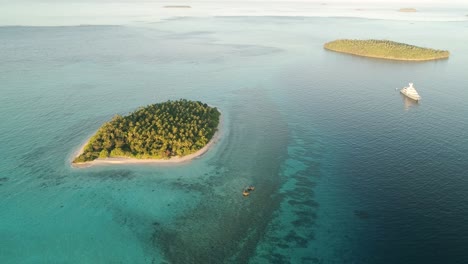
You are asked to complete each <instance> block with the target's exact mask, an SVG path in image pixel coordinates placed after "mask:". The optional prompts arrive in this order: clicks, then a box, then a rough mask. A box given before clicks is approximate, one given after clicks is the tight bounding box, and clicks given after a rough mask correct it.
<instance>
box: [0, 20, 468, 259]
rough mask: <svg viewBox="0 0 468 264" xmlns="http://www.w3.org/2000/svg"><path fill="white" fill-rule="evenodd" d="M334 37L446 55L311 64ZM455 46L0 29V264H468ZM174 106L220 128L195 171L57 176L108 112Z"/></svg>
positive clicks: (282, 25)
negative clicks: (410, 92) (412, 90)
mask: <svg viewBox="0 0 468 264" xmlns="http://www.w3.org/2000/svg"><path fill="white" fill-rule="evenodd" d="M345 37H346V38H385V39H391V40H395V41H401V42H406V43H411V44H415V45H421V46H428V47H433V48H440V49H448V50H450V52H451V57H450V59H448V60H443V61H436V62H424V63H405V62H395V61H384V60H376V59H367V58H360V57H355V56H349V55H344V54H337V53H333V52H329V51H325V50H324V49H323V48H322V45H323V43H325V42H327V41H330V40H333V39H336V38H345ZM467 40H468V24H467V23H466V22H397V21H378V20H367V19H345V18H279V17H259V18H243V17H235V18H221V17H219V18H199V19H196V18H183V19H172V20H167V21H163V22H159V23H154V24H146V25H134V26H80V27H0V61H1V63H0V91H1V94H0V124H1V126H0V135H1V137H0V150H1V153H2V159H1V160H0V197H1V199H0V214H1V220H0V262H1V263H468V253H466V248H467V246H466V245H467V242H468V225H467V224H466V219H468V195H467V191H468V179H467V177H466V175H467V174H466V171H468V160H467V159H466V154H467V153H468V133H467V132H466V131H467V130H468V115H467V113H468V103H467V99H468V92H467V85H466V84H467V83H468V74H467V72H466V67H465V64H466V62H467V61H468V48H466V41H467ZM408 82H414V83H415V86H416V88H417V89H418V91H419V92H420V94H421V96H422V101H421V102H420V103H418V104H416V103H413V102H411V101H409V100H407V99H405V98H404V97H402V96H401V95H400V94H399V93H398V91H397V90H396V88H401V87H403V86H405V85H406V84H407V83H408ZM177 98H188V99H194V100H202V101H204V102H206V103H209V104H210V105H215V106H217V107H219V108H220V110H221V111H222V113H223V128H222V139H221V140H220V142H218V143H217V144H216V145H215V147H214V148H213V149H211V150H210V151H209V152H208V153H207V154H206V155H204V156H203V157H201V158H199V159H196V160H194V161H192V162H190V163H187V164H182V165H178V166H155V165H148V166H104V167H94V168H88V169H73V168H71V167H70V165H69V160H70V158H71V156H72V155H73V153H74V151H76V149H77V148H78V147H79V146H80V144H82V143H83V142H84V141H85V140H86V139H87V137H89V136H90V135H91V134H92V133H93V132H94V131H95V130H96V129H97V128H98V127H99V126H100V125H101V124H102V123H103V122H104V121H106V120H108V119H109V118H111V117H112V116H113V115H114V114H116V113H119V114H125V113H128V112H130V111H132V110H134V109H136V108H137V107H139V106H142V105H146V104H150V103H155V102H161V101H165V100H167V99H177ZM247 184H254V185H255V186H256V187H257V188H256V190H255V192H254V193H253V194H252V195H251V196H250V197H249V198H247V199H245V198H243V197H242V195H241V191H242V188H243V187H244V186H245V185H247Z"/></svg>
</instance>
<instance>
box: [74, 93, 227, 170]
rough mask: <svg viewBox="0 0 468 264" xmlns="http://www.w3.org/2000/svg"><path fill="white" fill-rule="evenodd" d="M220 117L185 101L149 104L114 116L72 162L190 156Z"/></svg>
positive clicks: (213, 110)
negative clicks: (114, 158) (126, 113)
mask: <svg viewBox="0 0 468 264" xmlns="http://www.w3.org/2000/svg"><path fill="white" fill-rule="evenodd" d="M220 115H221V114H220V112H219V111H218V109H217V108H216V107H210V106H208V105H207V104H204V103H202V102H199V101H189V100H185V99H180V100H177V101H167V102H164V103H158V104H152V105H148V106H146V107H143V108H140V109H138V110H136V111H135V112H133V113H130V114H129V115H127V116H120V115H116V116H115V117H114V118H113V119H112V120H111V121H110V122H107V123H105V124H103V125H102V126H101V127H100V128H99V130H98V131H97V132H96V134H95V135H94V136H92V137H91V138H90V140H89V141H88V143H87V145H86V146H85V148H84V150H83V153H82V154H80V155H79V156H78V157H77V158H76V159H75V160H74V161H73V162H74V163H80V162H86V161H92V160H95V159H97V158H107V157H129V158H138V159H167V158H170V157H172V156H185V155H189V154H192V153H194V152H196V151H198V150H200V149H201V148H203V147H204V146H205V145H206V144H207V143H208V142H209V141H210V139H211V138H212V137H213V135H214V134H215V132H216V131H217V128H218V124H219V121H220Z"/></svg>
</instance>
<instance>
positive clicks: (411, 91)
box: [400, 83, 421, 101]
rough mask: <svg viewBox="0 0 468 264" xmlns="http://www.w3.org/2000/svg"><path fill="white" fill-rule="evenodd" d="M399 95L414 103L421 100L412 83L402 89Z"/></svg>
mask: <svg viewBox="0 0 468 264" xmlns="http://www.w3.org/2000/svg"><path fill="white" fill-rule="evenodd" d="M400 93H402V94H404V95H406V96H407V97H408V98H411V99H413V100H415V101H419V100H421V96H420V95H419V94H418V92H417V91H416V89H415V88H414V87H413V83H409V86H408V87H404V88H403V89H401V90H400Z"/></svg>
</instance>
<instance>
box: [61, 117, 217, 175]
mask: <svg viewBox="0 0 468 264" xmlns="http://www.w3.org/2000/svg"><path fill="white" fill-rule="evenodd" d="M218 111H219V110H218ZM222 124H223V119H222V115H221V116H220V119H219V124H218V128H217V131H216V132H215V134H214V135H213V137H212V138H211V139H210V141H209V142H208V144H206V145H205V146H204V147H203V148H201V149H199V150H198V151H197V152H195V153H192V154H190V155H187V156H183V157H178V156H175V157H172V158H170V159H136V158H105V159H95V160H93V161H87V162H81V163H73V162H72V161H73V160H74V159H75V158H76V157H78V156H79V155H81V153H83V151H84V148H85V147H86V145H87V144H88V142H89V139H88V140H87V141H86V142H85V143H84V144H83V145H82V146H81V147H80V149H79V150H78V151H77V152H76V153H75V155H73V157H72V160H71V161H70V163H71V166H72V167H74V168H88V167H92V166H97V165H111V164H177V163H183V162H188V161H190V160H193V159H195V158H198V157H201V156H202V155H203V154H205V153H206V152H207V151H208V150H209V149H210V148H211V147H212V146H213V145H215V144H216V143H217V142H218V141H219V139H220V138H221V130H222V128H223V125H222ZM94 134H96V133H94ZM94 134H93V135H94Z"/></svg>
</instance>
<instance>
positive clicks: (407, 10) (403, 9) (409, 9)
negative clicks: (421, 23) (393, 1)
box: [398, 8, 418, 13]
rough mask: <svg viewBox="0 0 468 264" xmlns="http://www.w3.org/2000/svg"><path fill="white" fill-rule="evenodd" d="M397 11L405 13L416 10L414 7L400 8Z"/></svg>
mask: <svg viewBox="0 0 468 264" xmlns="http://www.w3.org/2000/svg"><path fill="white" fill-rule="evenodd" d="M398 12H405V13H411V12H418V10H416V9H415V8H400V9H399V10H398Z"/></svg>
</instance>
